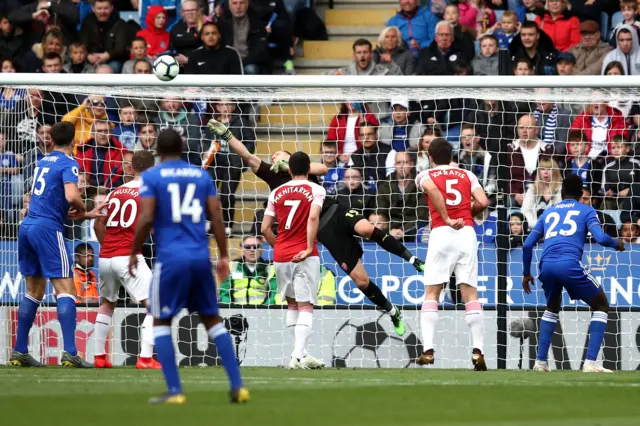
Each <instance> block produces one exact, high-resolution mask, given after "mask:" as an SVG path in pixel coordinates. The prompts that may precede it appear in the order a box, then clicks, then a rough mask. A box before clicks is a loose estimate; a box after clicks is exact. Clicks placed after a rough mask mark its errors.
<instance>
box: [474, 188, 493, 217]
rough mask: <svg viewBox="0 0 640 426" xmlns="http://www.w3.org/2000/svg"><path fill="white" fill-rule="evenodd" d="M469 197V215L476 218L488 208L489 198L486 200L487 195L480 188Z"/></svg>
mask: <svg viewBox="0 0 640 426" xmlns="http://www.w3.org/2000/svg"><path fill="white" fill-rule="evenodd" d="M471 196H472V197H473V206H472V207H471V215H472V216H473V217H476V216H478V215H479V214H480V213H482V212H483V211H484V210H485V209H486V208H487V207H489V198H487V194H486V193H485V192H484V189H482V187H481V186H479V187H477V188H476V189H474V190H473V191H471Z"/></svg>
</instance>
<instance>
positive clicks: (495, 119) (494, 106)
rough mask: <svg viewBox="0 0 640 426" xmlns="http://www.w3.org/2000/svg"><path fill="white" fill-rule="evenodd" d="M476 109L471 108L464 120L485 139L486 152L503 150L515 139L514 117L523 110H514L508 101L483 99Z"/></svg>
mask: <svg viewBox="0 0 640 426" xmlns="http://www.w3.org/2000/svg"><path fill="white" fill-rule="evenodd" d="M481 102H482V103H481V104H480V106H479V107H478V109H477V110H475V111H474V110H471V111H469V113H468V114H467V117H466V118H465V121H467V122H469V123H472V124H475V126H476V132H477V134H478V136H480V137H481V138H482V139H484V141H485V149H486V150H487V151H488V152H505V151H506V150H507V145H508V144H509V143H511V141H513V139H515V134H514V128H515V127H516V117H517V115H518V114H516V113H519V114H522V113H523V112H525V111H523V110H514V107H513V104H510V103H508V102H502V101H496V100H490V99H485V100H484V101H481Z"/></svg>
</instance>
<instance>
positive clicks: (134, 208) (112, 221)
mask: <svg viewBox="0 0 640 426" xmlns="http://www.w3.org/2000/svg"><path fill="white" fill-rule="evenodd" d="M111 206H115V207H114V208H113V211H112V212H111V214H110V215H109V220H107V226H108V227H117V226H120V227H122V228H128V227H130V226H131V225H132V224H133V222H134V221H135V220H136V215H137V214H138V204H137V203H136V200H131V199H129V200H127V201H125V202H124V204H122V206H121V205H120V200H119V199H117V198H112V199H110V200H109V207H111ZM120 207H122V208H120ZM129 207H131V210H129V218H128V219H125V214H126V212H127V208H129ZM118 211H119V212H120V218H119V219H120V220H119V221H118V219H116V216H117V215H118ZM118 222H119V223H118Z"/></svg>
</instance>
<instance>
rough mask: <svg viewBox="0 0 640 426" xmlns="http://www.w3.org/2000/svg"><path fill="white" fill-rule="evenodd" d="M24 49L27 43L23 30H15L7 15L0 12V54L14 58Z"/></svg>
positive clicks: (20, 54)
mask: <svg viewBox="0 0 640 426" xmlns="http://www.w3.org/2000/svg"><path fill="white" fill-rule="evenodd" d="M25 49H27V45H26V43H25V38H24V32H23V30H22V29H19V30H16V28H15V27H14V26H13V24H12V23H11V22H9V19H7V16H6V15H5V14H4V13H0V56H2V57H3V58H9V59H11V60H16V59H17V58H18V57H20V56H22V54H23V53H24V50H25Z"/></svg>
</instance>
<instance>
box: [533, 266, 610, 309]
mask: <svg viewBox="0 0 640 426" xmlns="http://www.w3.org/2000/svg"><path fill="white" fill-rule="evenodd" d="M539 279H540V281H542V289H543V290H544V295H545V297H546V298H547V302H549V301H550V300H556V299H557V298H558V297H560V296H562V289H563V288H565V289H566V290H567V293H569V297H571V299H572V300H582V301H583V302H585V303H590V302H591V301H592V300H593V298H594V297H596V295H597V294H598V293H600V288H601V287H600V284H599V283H598V281H597V280H596V278H595V277H594V276H593V275H591V274H590V273H589V268H588V267H587V266H585V265H583V264H582V262H577V261H575V260H572V261H564V262H548V261H547V262H541V263H540V276H539Z"/></svg>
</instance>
